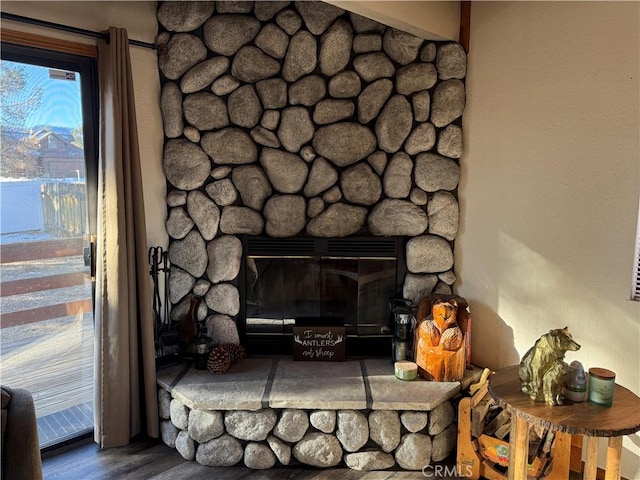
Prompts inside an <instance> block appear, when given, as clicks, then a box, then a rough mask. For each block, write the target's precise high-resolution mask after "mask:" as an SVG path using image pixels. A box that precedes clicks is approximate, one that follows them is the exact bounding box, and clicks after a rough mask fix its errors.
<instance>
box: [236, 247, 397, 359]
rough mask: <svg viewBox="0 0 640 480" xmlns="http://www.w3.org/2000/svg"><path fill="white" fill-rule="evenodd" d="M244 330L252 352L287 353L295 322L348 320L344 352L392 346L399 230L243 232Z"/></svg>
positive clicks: (383, 350) (368, 352)
mask: <svg viewBox="0 0 640 480" xmlns="http://www.w3.org/2000/svg"><path fill="white" fill-rule="evenodd" d="M243 247H244V248H243V252H244V261H243V266H242V269H241V272H240V278H239V283H240V285H239V287H240V297H241V311H240V316H239V325H238V326H239V330H240V333H241V334H242V335H243V337H244V340H245V344H246V345H247V348H248V350H249V352H250V353H254V354H261V353H263V354H273V353H290V352H291V346H292V332H293V327H294V326H296V325H316V326H344V327H345V330H346V334H347V356H368V357H373V356H388V355H390V354H391V336H392V332H391V328H390V320H391V318H390V317H391V314H390V309H389V301H390V300H391V299H392V298H395V297H398V296H400V295H401V292H402V281H403V279H404V276H405V273H406V272H405V271H406V267H405V261H404V253H403V252H404V248H403V240H402V239H401V238H396V237H393V238H375V237H374V238H359V237H358V238H355V237H354V238H313V237H301V238H287V239H278V238H268V237H256V236H246V237H245V238H244V239H243Z"/></svg>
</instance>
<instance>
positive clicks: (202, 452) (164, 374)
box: [158, 357, 480, 470]
mask: <svg viewBox="0 0 640 480" xmlns="http://www.w3.org/2000/svg"><path fill="white" fill-rule="evenodd" d="M479 374H480V370H478V369H475V370H473V371H469V373H468V375H467V377H465V379H464V380H463V382H450V383H447V382H441V383H434V382H427V381H424V380H421V379H419V380H416V381H413V382H405V381H402V380H398V379H397V378H395V376H394V375H393V365H392V363H391V361H390V360H388V359H383V360H380V359H368V360H360V361H357V360H355V361H347V362H342V363H329V362H322V363H313V362H294V361H292V360H291V359H290V358H289V357H287V358H249V359H245V360H242V361H241V362H239V363H238V364H236V365H233V366H232V368H231V370H230V371H229V372H228V373H226V374H224V375H213V374H211V373H209V372H208V371H198V370H195V369H193V368H189V366H188V365H181V366H175V367H172V368H169V369H165V370H162V371H159V372H158V384H159V386H160V389H159V392H158V399H159V411H160V417H161V433H162V440H163V441H164V443H166V444H167V445H168V446H170V447H172V448H176V449H177V450H178V451H179V452H180V454H181V455H182V456H183V457H184V458H185V459H187V460H193V459H195V460H196V461H197V462H198V463H201V464H203V465H210V466H231V465H235V464H238V463H240V462H242V463H244V465H246V466H247V467H249V468H255V469H267V468H271V467H273V466H274V465H275V464H276V463H277V462H279V463H281V464H282V465H289V464H290V463H297V462H299V463H302V464H306V465H311V466H315V467H332V466H336V465H338V464H340V463H341V462H344V464H345V465H346V466H348V467H350V468H353V469H357V470H383V469H387V468H392V467H395V468H402V469H406V470H422V469H423V468H424V467H425V466H427V465H429V464H430V463H432V462H439V461H442V460H444V459H445V458H446V457H447V456H449V455H450V454H451V453H452V452H453V450H454V449H455V444H456V434H457V428H456V422H455V418H456V415H455V408H454V405H453V404H452V400H453V399H454V398H455V397H456V396H457V395H458V393H459V392H460V391H461V390H463V389H466V388H467V386H468V385H469V384H470V383H472V382H473V381H474V379H477V378H478V376H479Z"/></svg>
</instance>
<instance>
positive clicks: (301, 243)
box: [245, 237, 315, 255]
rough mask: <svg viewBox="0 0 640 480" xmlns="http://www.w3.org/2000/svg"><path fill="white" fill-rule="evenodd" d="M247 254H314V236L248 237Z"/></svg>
mask: <svg viewBox="0 0 640 480" xmlns="http://www.w3.org/2000/svg"><path fill="white" fill-rule="evenodd" d="M245 251H246V253H247V255H313V254H314V253H315V242H314V239H313V238H265V237H246V249H245Z"/></svg>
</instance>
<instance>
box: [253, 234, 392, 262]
mask: <svg viewBox="0 0 640 480" xmlns="http://www.w3.org/2000/svg"><path fill="white" fill-rule="evenodd" d="M400 243H401V242H400V241H399V239H397V238H363V237H347V238H313V237H297V238H269V237H257V236H247V237H245V254H247V255H273V256H281V255H284V256H298V255H316V256H317V255H329V256H337V257H397V256H398V252H399V251H400V249H401V246H400Z"/></svg>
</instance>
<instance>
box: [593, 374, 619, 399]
mask: <svg viewBox="0 0 640 480" xmlns="http://www.w3.org/2000/svg"><path fill="white" fill-rule="evenodd" d="M615 385H616V374H615V373H613V372H612V371H611V370H607V369H606V368H590V369H589V401H590V402H591V403H595V404H597V405H600V406H603V407H610V406H611V404H612V403H613V389H614V387H615Z"/></svg>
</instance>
